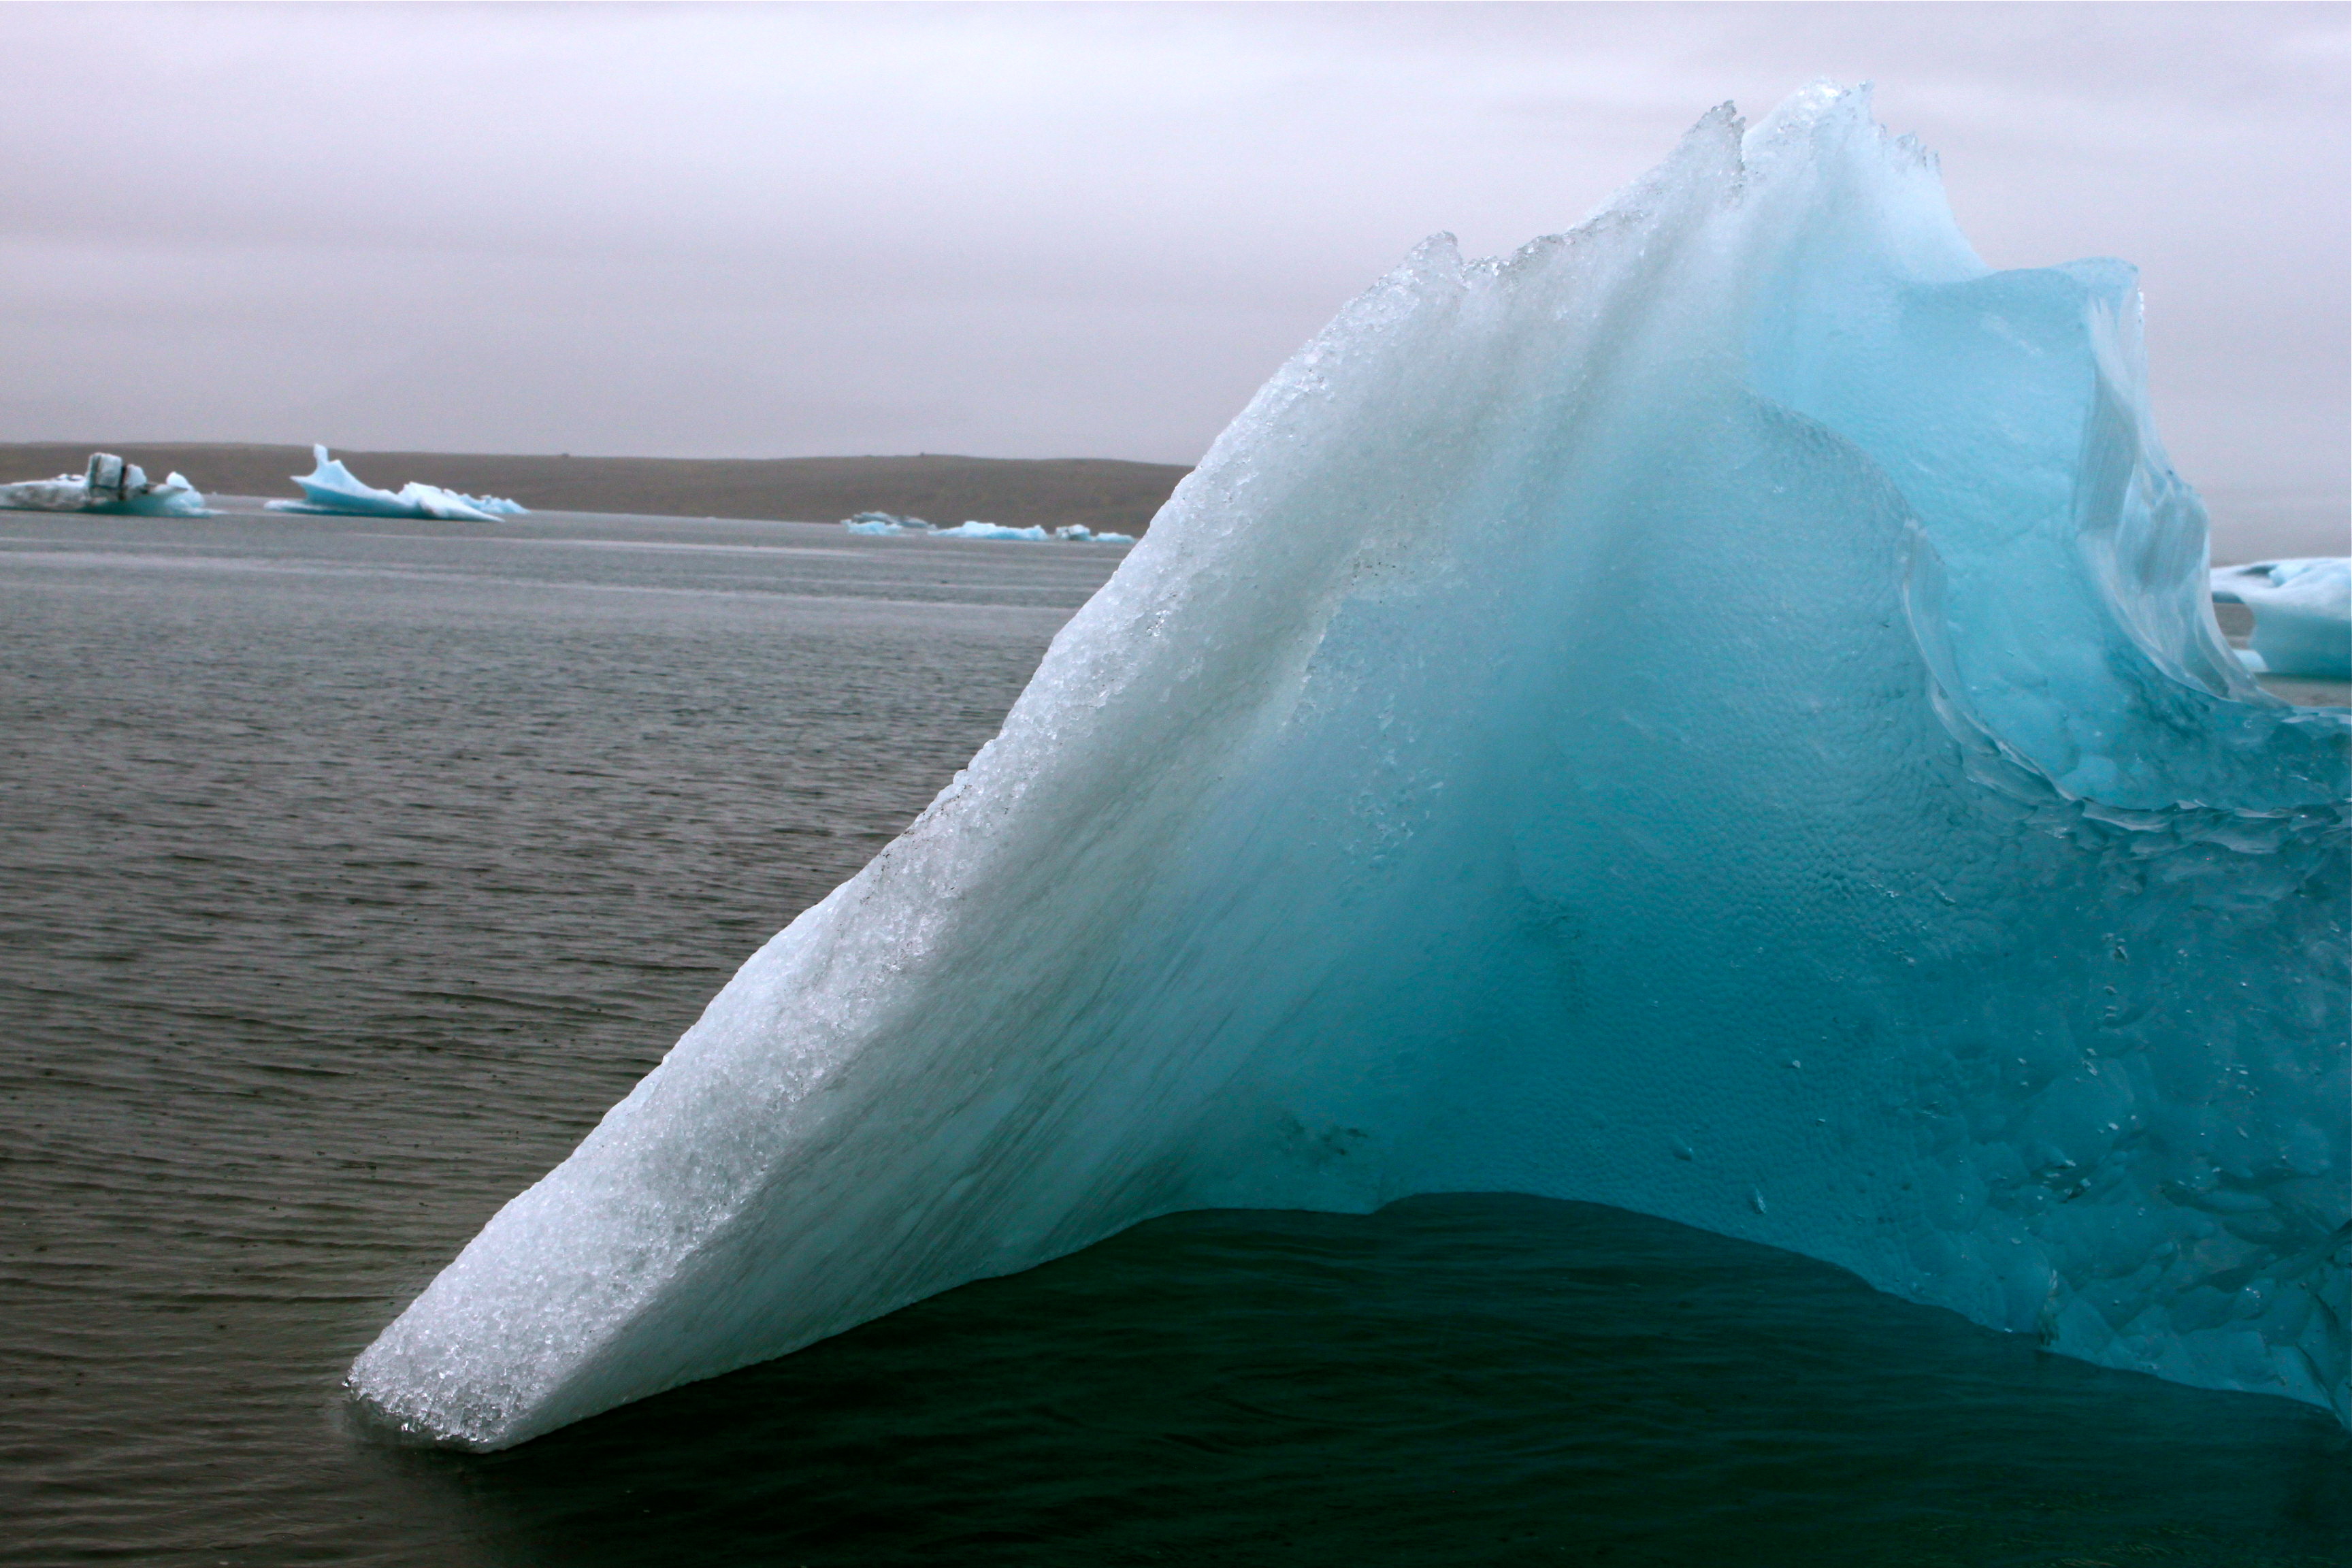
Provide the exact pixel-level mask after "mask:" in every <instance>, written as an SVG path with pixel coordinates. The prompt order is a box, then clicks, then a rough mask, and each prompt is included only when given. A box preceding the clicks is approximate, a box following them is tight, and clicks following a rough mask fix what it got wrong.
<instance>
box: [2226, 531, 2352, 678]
mask: <svg viewBox="0 0 2352 1568" xmlns="http://www.w3.org/2000/svg"><path fill="white" fill-rule="evenodd" d="M2213 597H2214V598H2216V599H2218V600H2221V601H2222V602H2223V603H2225V604H2228V603H2234V604H2241V605H2245V606H2246V607H2247V608H2248V609H2250V610H2252V612H2253V613H2254V636H2253V647H2252V648H2250V649H2248V650H2247V651H2248V652H2249V653H2251V654H2252V656H2253V657H2252V658H2250V659H2248V660H2247V661H2246V662H2247V663H2248V665H2249V666H2250V667H2252V668H2255V669H2259V670H2262V671H2263V672H2264V673H2266V674H2270V675H2288V676H2299V677H2302V678H2304V679H2310V680H2352V560H2347V559H2346V558H2345V557H2343V556H2340V555H2333V556H2330V555H2323V556H2319V557H2316V558H2305V559H2301V560H2294V561H2258V562H2256V563H2253V564H2252V565H2251V566H2221V567H2217V568H2215V569H2214V573H2213Z"/></svg>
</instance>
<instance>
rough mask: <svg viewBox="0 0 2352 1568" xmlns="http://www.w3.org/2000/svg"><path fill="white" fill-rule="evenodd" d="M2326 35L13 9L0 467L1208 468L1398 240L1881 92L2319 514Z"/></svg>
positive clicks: (2332, 104)
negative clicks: (34, 449)
mask: <svg viewBox="0 0 2352 1568" xmlns="http://www.w3.org/2000/svg"><path fill="white" fill-rule="evenodd" d="M0 58H5V59H6V60H7V62H8V66H7V73H6V88H5V92H0V139H5V140H0V146H5V152H6V159H5V163H0V168H5V181H6V187H5V189H6V200H5V205H0V279H5V297H0V355H5V364H6V367H7V369H6V373H5V376H0V438H12V439H52V438H54V439H66V438H73V439H81V438H92V439H94V438H97V437H107V438H109V439H114V440H125V441H127V440H135V439H153V440H160V439H191V440H262V441H307V440H310V439H314V438H317V439H324V440H328V441H331V442H334V443H337V444H347V445H350V446H352V447H425V448H441V449H462V450H472V451H572V452H583V453H584V452H596V453H625V454H644V455H665V456H740V457H769V456H795V455H809V454H824V453H856V452H877V453H881V452H912V451H919V450H920V451H933V452H941V451H947V452H968V453H978V454H982V455H987V456H998V457H1044V456H1096V457H1122V458H1150V459H1157V460H1163V461H1176V462H1189V461H1191V460H1192V459H1193V458H1196V457H1197V456H1198V455H1199V454H1200V452H1201V451H1202V449H1203V448H1204V447H1205V446H1206V445H1207V443H1208V441H1209V439H1210V438H1211V437H1213V435H1214V434H1215V433H1216V431H1217V430H1218V429H1219V428H1220V427H1221V426H1223V424H1224V423H1225V422H1226V421H1227V420H1228V419H1229V418H1231V417H1232V416H1233V415H1234V413H1235V412H1236V411H1237V410H1238V409H1239V408H1240V406H1241V405H1242V404H1243V403H1244V401H1245V400H1246V398H1247V397H1248V395H1249V394H1250V393H1251V392H1252V391H1253V390H1254V389H1255V386H1256V385H1257V384H1258V383H1259V382H1260V381H1261V380H1263V379H1264V377H1265V375H1266V374H1268V373H1269V372H1270V371H1272V370H1273V368H1274V367H1275V366H1276V364H1277V363H1279V362H1280V361H1281V360H1282V358H1283V357H1284V356H1285V355H1286V354H1287V353H1289V351H1290V350H1291V349H1293V348H1294V347H1296V346H1297V343H1298V342H1301V341H1302V340H1303V339H1304V338H1305V337H1307V334H1309V333H1310V332H1312V331H1314V330H1315V329H1316V328H1317V327H1318V326H1319V325H1321V323H1322V322H1323V321H1325V320H1327V319H1328V317H1329V316H1330V315H1331V314H1332V312H1333V311H1334V310H1336V309H1337V308H1338V307H1339V305H1340V303H1341V302H1342V301H1344V300H1346V299H1347V298H1348V297H1349V296H1350V295H1352V294H1353V293H1355V292H1356V291H1357V290H1358V289H1361V288H1362V287H1363V286H1364V285H1365V284H1367V283H1369V282H1370V280H1371V279H1374V278H1375V277H1377V276H1378V275H1379V274H1380V273H1381V272H1382V271H1384V270H1386V269H1387V268H1389V267H1390V266H1391V265H1392V264H1393V263H1394V262H1395V261H1396V260H1397V259H1398V258H1400V257H1401V256H1402V255H1403V253H1404V252H1405V251H1406V250H1407V249H1408V248H1409V247H1411V246H1412V244H1413V243H1414V242H1415V241H1416V240H1418V239H1420V238H1421V237H1423V236H1424V235H1426V234H1429V233H1431V232H1433V231H1435V230H1438V229H1452V230H1454V232H1455V233H1457V234H1459V235H1460V236H1461V237H1462V239H1463V242H1464V244H1465V248H1467V249H1468V250H1470V251H1471V252H1472V253H1474V254H1479V253H1491V252H1496V251H1500V250H1507V249H1509V248H1511V247H1516V246H1517V245H1518V244H1519V243H1520V242H1522V241H1524V240H1526V239H1528V238H1530V237H1534V236H1536V235H1538V234H1542V233H1547V232H1553V231H1557V230H1559V229H1560V228H1563V227H1566V226H1569V225H1570V224H1572V223H1574V222H1575V221H1576V220H1577V219H1578V218H1580V216H1583V215H1584V214H1585V213H1587V212H1588V211H1590V210H1591V208H1592V207H1593V206H1594V205H1597V204H1598V203H1599V202H1601V200H1602V199H1603V198H1604V197H1606V196H1607V195H1608V194H1609V193H1610V192H1611V191H1612V189H1614V188H1615V187H1616V186H1617V185H1619V184H1622V182H1623V181H1625V180H1626V179H1628V178H1629V177H1631V176H1633V175H1634V174H1638V173H1640V172H1641V171H1642V170H1643V169H1644V168H1646V167H1647V166H1649V165H1650V164H1651V163H1654V162H1655V161H1656V160H1657V159H1658V158H1660V157H1661V156H1663V155H1664V153H1665V152H1666V150H1667V148H1668V147H1669V146H1670V145H1671V144H1672V143H1673V142H1674V140H1675V137H1676V136H1677V135H1678V134H1679V133H1680V132H1682V131H1683V130H1684V129H1685V127H1686V126H1687V125H1688V124H1689V123H1690V122H1691V121H1694V120H1695V119H1696V118H1697V117H1698V115H1699V114H1700V113H1701V112H1703V111H1704V110H1706V109H1707V108H1708V107H1709V106H1710V105H1712V104H1715V103H1717V102H1719V101H1721V100H1724V99H1727V98H1729V99H1735V100H1738V103H1739V105H1740V107H1741V108H1742V110H1745V111H1747V112H1748V113H1749V114H1750V115H1751V116H1753V115H1756V114H1760V113H1761V112H1763V111H1764V110H1768V109H1769V108H1770V107H1771V105H1772V104H1773V103H1774V102H1775V101H1777V100H1779V99H1780V97H1782V96H1783V95H1785V94H1786V93H1788V92H1790V90H1793V89H1796V88H1798V87H1800V86H1801V85H1803V84H1804V83H1805V82H1806V81H1808V80H1810V79H1813V78H1815V77H1820V76H1829V77H1834V78H1838V79H1849V80H1850V79H1872V80H1874V81H1875V82H1876V83H1877V84H1878V107H1879V111H1880V115H1881V117H1882V119H1884V120H1885V121H1886V122H1887V123H1888V124H1889V125H1890V126H1892V127H1893V128H1895V129H1896V130H1901V131H1913V132H1918V133H1919V134H1920V135H1921V136H1922V137H1923V138H1924V139H1925V140H1926V141H1927V142H1928V144H1929V145H1931V146H1933V147H1934V148H1936V149H1937V151H1938V152H1939V153H1941V154H1942V156H1943V161H1944V170H1945V174H1946V177H1947V179H1948V183H1949V184H1950V187H1951V190H1952V194H1953V197H1954V202H1955V205H1956V206H1957V207H1958V212H1959V215H1960V218H1961V222H1962V224H1963V226H1965V227H1966V228H1967V229H1968V231H1969V234H1970V236H1971V237H1973V238H1974V239H1975V241H1976V243H1977V245H1978V247H1979V249H1980V250H1981V251H1982V252H1983V253H1984V255H1985V256H1986V258H1987V259H1989V260H1990V261H1992V262H1993V263H1994V264H1995V265H1997V266H2030V265H2035V264H2041V263H2047V262H2055V261H2063V260H2067V259H2071V258H2076V257H2080V256H2085V255H2115V256H2121V257H2124V258H2127V259H2130V260H2133V261H2136V262H2137V263H2138V264H2139V265H2140V266H2141V268H2143V271H2144V280H2145V286H2146V289H2147V300H2148V316H2149V342H2150V356H2151V362H2152V367H2153V373H2154V377H2155V383H2156V394H2157V400H2158V415H2159V417H2160V418H2161V420H2162V422H2163V424H2164V427H2165V430H2166V434H2167V437H2168V440H2169V441H2170V443H2171V446H2172V447H2173V450H2174V455H2175V457H2176V458H2177V459H2178V460H2179V464H2180V466H2181V468H2183V470H2184V471H2185V472H2186V473H2187V474H2188V475H2189V478H2190V479H2192V480H2195V481H2198V482H2200V483H2201V484H2204V485H2206V486H2207V487H2209V488H2210V489H2266V490H2274V491H2279V492H2282V493H2285V492H2295V493H2301V494H2304V495H2306V496H2318V497H2327V496H2341V495H2342V494H2343V493H2344V491H2345V490H2346V489H2347V375H2352V367H2347V288H2352V282H2347V204H2348V200H2352V199H2348V198H2347V144H2348V143H2352V121H2347V7H2346V6H2344V5H2332V4H2331V5H2088V6H2079V7H2078V6H2071V5H1989V6H1979V5H1958V4H1953V5H1869V4H1855V5H1823V6H1815V5H1696V6H1688V7H1685V6H1680V5H1626V6H1617V5H1501V6H1489V5H1437V6H1422V5H1339V6H1321V5H1265V6H1252V5H1244V6H1236V7H1227V6H1219V5H1144V6H1135V7H1129V6H1122V5H1068V6H1065V5H1025V6H1013V7H1003V8H1000V7H996V6H990V5H957V6H945V7H936V8H935V7H929V6H884V5H874V6H856V7H844V8H833V7H828V6H783V7H776V8H760V7H722V8H716V9H698V8H688V7H661V8H651V9H637V8H633V7H622V6H579V7H569V6H544V7H522V8H502V7H486V8H477V7H471V6H402V7H394V8H387V9H377V8H373V7H366V6H340V5H339V6H331V7H324V8H316V9H313V8H309V7H304V6H266V7H258V8H245V7H237V6H205V5H184V6H171V7H162V8H150V7H144V6H95V7H89V8H81V7H53V6H43V5H10V6H5V7H0Z"/></svg>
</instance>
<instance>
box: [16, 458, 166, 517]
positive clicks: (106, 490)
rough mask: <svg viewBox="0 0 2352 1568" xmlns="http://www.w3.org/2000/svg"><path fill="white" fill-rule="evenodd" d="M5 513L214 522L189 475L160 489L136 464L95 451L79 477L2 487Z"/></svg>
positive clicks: (36, 480) (64, 477)
mask: <svg viewBox="0 0 2352 1568" xmlns="http://www.w3.org/2000/svg"><path fill="white" fill-rule="evenodd" d="M0 508H6V509H8V510H15V511H88V512H100V513H104V514H108V515H111V516H117V517H210V516H211V515H212V513H210V512H209V511H207V510H205V498H204V496H203V495H202V494H201V493H200V492H199V491H198V490H197V489H196V488H195V486H194V485H192V484H190V483H189V482H188V480H187V476H185V475H184V474H178V473H174V474H173V475H171V476H170V477H169V478H168V479H164V480H163V483H162V484H156V483H154V482H153V481H152V480H150V479H148V478H147V472H146V470H145V469H143V468H141V467H140V466H139V465H138V464H136V463H126V462H124V461H123V460H122V459H121V458H118V457H116V456H115V455H114V454H113V453H111V452H92V453H91V454H90V455H89V467H88V468H84V469H83V470H82V471H81V472H80V473H79V474H59V475H58V477H57V478H56V479H26V480H24V481H22V482H20V483H17V484H13V485H0Z"/></svg>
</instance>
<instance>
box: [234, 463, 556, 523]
mask: <svg viewBox="0 0 2352 1568" xmlns="http://www.w3.org/2000/svg"><path fill="white" fill-rule="evenodd" d="M310 457H311V459H312V461H313V462H314V463H315V464H316V466H315V467H314V468H312V469H311V470H310V472H309V473H307V474H297V475H295V476H294V482H295V483H296V484H298V485H300V486H301V487H302V499H301V500H274V501H271V502H270V503H269V510H272V511H306V512H324V513H331V514H343V515H351V516H357V517H408V518H431V519H436V520H438V521H444V522H496V521H499V518H501V517H514V516H518V515H520V513H521V512H522V511H523V510H524V508H523V507H522V506H521V505H520V504H519V503H517V502H515V501H510V500H501V499H500V498H499V497H497V496H469V495H465V494H462V493H461V492H459V491H457V490H445V489H442V488H441V487H440V486H438V485H423V484H418V483H416V482H415V480H411V481H410V482H408V483H407V484H404V485H403V486H401V487H400V489H399V490H398V491H397V492H394V491H392V490H380V489H376V488H375V487H374V486H373V485H370V484H362V482H361V481H360V480H359V479H355V478H353V477H352V471H351V470H350V469H349V468H345V467H343V465H342V462H341V459H339V458H331V457H329V456H328V455H327V448H326V447H320V446H313V447H311V448H310Z"/></svg>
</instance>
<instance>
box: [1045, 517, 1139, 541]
mask: <svg viewBox="0 0 2352 1568" xmlns="http://www.w3.org/2000/svg"><path fill="white" fill-rule="evenodd" d="M1054 537H1055V538H1056V539H1061V540H1066V541H1068V542H1070V543H1072V544H1132V543H1134V542H1135V535H1133V534H1131V533H1097V532H1096V531H1094V530H1093V529H1091V528H1088V527H1087V525H1086V524H1085V523H1083V522H1074V523H1071V524H1069V525H1068V526H1067V527H1064V528H1057V529H1055V531H1054Z"/></svg>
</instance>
